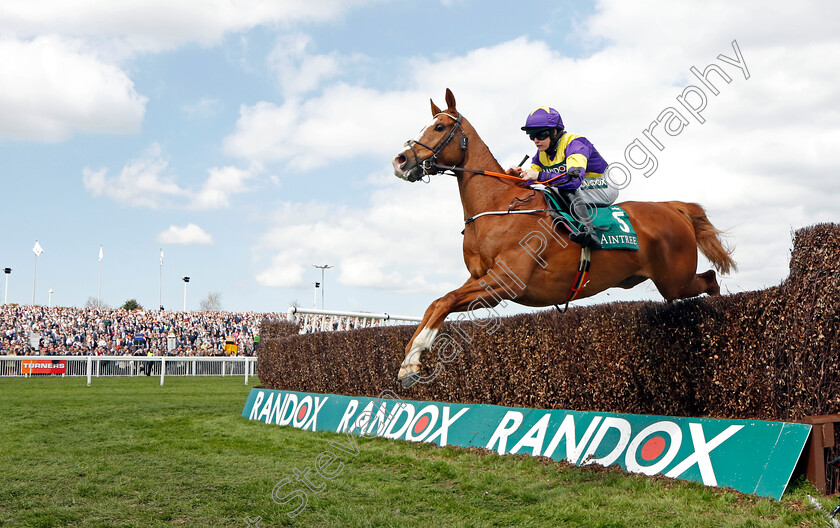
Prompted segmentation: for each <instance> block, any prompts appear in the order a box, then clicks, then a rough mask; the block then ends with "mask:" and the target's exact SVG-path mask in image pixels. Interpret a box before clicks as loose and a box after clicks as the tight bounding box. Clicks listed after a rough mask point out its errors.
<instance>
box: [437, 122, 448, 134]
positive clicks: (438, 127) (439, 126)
mask: <svg viewBox="0 0 840 528" xmlns="http://www.w3.org/2000/svg"><path fill="white" fill-rule="evenodd" d="M444 128H446V127H445V126H443V125H441V124H440V123H438V124H437V125H435V131H436V132H443V129H444Z"/></svg>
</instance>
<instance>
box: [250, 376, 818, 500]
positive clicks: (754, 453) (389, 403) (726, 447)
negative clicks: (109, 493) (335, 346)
mask: <svg viewBox="0 0 840 528" xmlns="http://www.w3.org/2000/svg"><path fill="white" fill-rule="evenodd" d="M385 396H389V397H385ZM242 416H243V417H245V418H248V419H250V420H258V421H261V422H264V423H266V424H272V425H281V426H290V427H295V428H298V429H303V430H308V431H332V432H336V433H344V434H347V435H358V436H366V437H383V438H390V439H394V440H408V441H412V442H429V443H434V444H437V445H438V446H445V445H453V446H461V447H482V448H486V449H489V450H492V451H496V452H497V453H499V454H527V455H533V456H545V457H549V458H553V459H555V460H565V461H568V462H570V463H572V464H576V465H587V464H600V465H603V466H610V465H614V464H617V465H618V466H620V467H621V468H622V469H624V470H626V471H630V472H633V473H643V474H646V475H664V476H666V477H671V478H679V479H684V480H691V481H695V482H700V483H703V484H705V485H707V486H720V487H724V486H726V487H731V488H734V489H736V490H739V491H742V492H744V493H754V494H756V495H759V496H763V497H772V498H774V499H779V498H781V496H782V493H784V491H785V488H786V487H787V484H788V481H789V480H790V477H791V474H792V473H793V470H794V467H795V466H796V462H797V460H798V459H799V456H800V454H801V453H802V449H803V448H804V446H805V442H806V441H807V439H808V434H809V432H810V430H811V426H810V425H805V424H796V423H784V422H767V421H756V420H716V419H705V418H679V417H671V416H646V415H635V414H616V413H598V412H579V411H565V410H545V409H524V408H517V407H499V406H496V405H463V404H458V403H440V402H432V401H411V400H400V399H399V398H398V397H397V396H396V394H394V393H388V394H383V397H380V398H366V397H350V396H342V395H337V394H309V393H301V392H290V391H276V390H268V389H252V390H251V393H250V394H249V396H248V401H247V402H246V404H245V408H244V409H243V411H242ZM354 444H355V441H354Z"/></svg>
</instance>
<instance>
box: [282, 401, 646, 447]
mask: <svg viewBox="0 0 840 528" xmlns="http://www.w3.org/2000/svg"><path fill="white" fill-rule="evenodd" d="M306 410H307V406H306V404H305V403H304V404H303V405H301V406H300V410H299V411H298V417H297V419H298V421H301V420H303V417H304V416H306ZM642 456H644V455H642Z"/></svg>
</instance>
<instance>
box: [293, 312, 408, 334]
mask: <svg viewBox="0 0 840 528" xmlns="http://www.w3.org/2000/svg"><path fill="white" fill-rule="evenodd" d="M286 320H287V321H289V322H292V323H295V324H297V325H299V326H300V333H301V334H308V333H311V332H331V331H340V330H353V329H356V328H370V327H374V326H393V325H401V324H412V323H419V322H420V321H422V318H421V317H415V316H412V315H392V314H387V313H370V312H337V311H330V310H316V309H314V308H297V307H295V306H292V307H290V308H289V310H288V312H286Z"/></svg>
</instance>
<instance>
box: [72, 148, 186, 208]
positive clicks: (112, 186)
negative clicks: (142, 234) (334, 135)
mask: <svg viewBox="0 0 840 528" xmlns="http://www.w3.org/2000/svg"><path fill="white" fill-rule="evenodd" d="M167 168H168V163H167V161H166V160H164V159H163V157H162V153H161V148H160V145H158V144H153V145H152V146H151V147H149V149H148V151H147V152H146V153H145V155H144V156H143V157H141V158H138V159H136V160H133V161H131V162H129V163H128V164H127V165H126V166H125V167H123V169H122V171H120V174H119V175H118V176H116V177H114V178H108V177H107V172H108V171H107V169H100V170H98V171H94V170H91V169H90V168H87V167H85V169H84V170H83V172H82V182H83V183H84V186H85V188H86V189H87V190H88V191H90V193H91V194H93V195H94V196H105V197H107V198H111V199H112V200H115V201H117V202H120V203H123V204H127V205H133V206H135V207H151V208H159V207H163V206H166V205H169V203H170V200H171V199H172V198H185V197H186V196H187V191H185V190H184V189H182V188H181V187H180V186H179V185H178V184H177V183H175V182H174V181H173V180H172V178H171V176H169V175H168V174H167Z"/></svg>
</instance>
